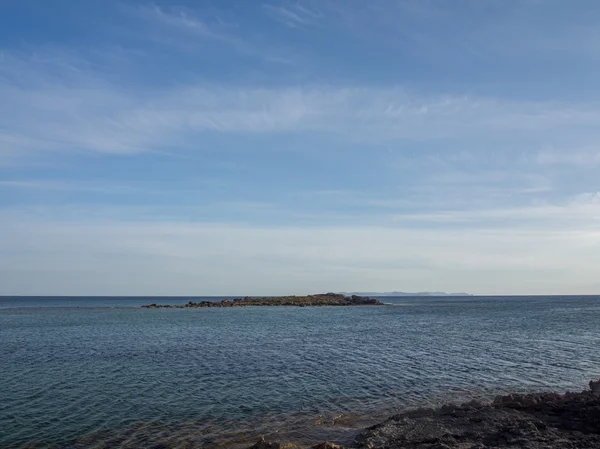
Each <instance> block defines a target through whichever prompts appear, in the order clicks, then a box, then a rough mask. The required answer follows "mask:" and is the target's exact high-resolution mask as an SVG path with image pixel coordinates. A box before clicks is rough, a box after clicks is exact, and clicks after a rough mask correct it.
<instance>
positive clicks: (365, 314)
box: [0, 296, 600, 449]
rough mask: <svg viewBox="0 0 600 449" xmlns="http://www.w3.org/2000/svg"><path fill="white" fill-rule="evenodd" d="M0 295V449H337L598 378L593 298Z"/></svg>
mask: <svg viewBox="0 0 600 449" xmlns="http://www.w3.org/2000/svg"><path fill="white" fill-rule="evenodd" d="M206 299H209V300H220V299H222V298H221V297H219V298H215V297H213V298H202V297H185V298H183V297H178V298H156V297H136V298H132V297H128V298H117V297H77V298H75V297H69V298H58V297H26V298H25V297H0V448H3V449H4V448H10V449H12V448H15V449H17V448H28V449H33V448H51V449H54V448H57V449H58V448H60V449H79V448H86V449H87V448H153V449H166V448H209V447H210V448H216V447H231V448H241V447H247V446H248V445H250V444H252V443H253V442H255V441H256V440H257V439H258V438H259V437H260V436H264V437H265V438H266V439H267V440H273V441H280V442H284V443H286V442H292V443H295V444H298V445H299V446H303V445H308V444H314V443H316V442H319V441H323V440H330V441H334V442H338V443H343V444H348V443H349V442H351V441H352V439H353V438H354V436H355V435H356V433H357V432H359V431H360V430H361V429H362V428H364V427H366V426H369V425H372V424H374V423H376V422H379V421H382V420H383V419H385V418H386V417H387V416H390V415H393V414H395V413H398V412H400V411H404V410H408V409H411V408H417V407H429V406H436V405H440V404H442V403H446V402H462V401H468V400H470V399H480V400H490V399H493V398H494V396H496V395H498V394H504V393H507V392H513V391H514V392H527V391H558V392H564V391H568V390H570V391H581V390H584V389H586V388H587V382H588V381H589V380H590V379H592V378H598V377H600V350H599V348H600V296H544V297H542V296H538V297H516V296H514V297H385V298H380V299H381V300H382V301H384V302H386V303H388V304H389V305H388V306H387V307H382V306H360V307H246V308H243V307H240V308H214V309H213V308H204V309H144V308H141V307H140V306H141V305H143V304H149V303H159V304H184V303H187V302H188V301H190V300H193V301H198V300H206Z"/></svg>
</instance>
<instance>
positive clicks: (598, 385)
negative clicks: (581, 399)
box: [589, 379, 600, 395]
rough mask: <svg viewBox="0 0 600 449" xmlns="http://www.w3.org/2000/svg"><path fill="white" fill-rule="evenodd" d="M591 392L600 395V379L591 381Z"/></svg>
mask: <svg viewBox="0 0 600 449" xmlns="http://www.w3.org/2000/svg"><path fill="white" fill-rule="evenodd" d="M589 385H590V390H592V393H594V394H595V395H600V379H598V380H590V383H589Z"/></svg>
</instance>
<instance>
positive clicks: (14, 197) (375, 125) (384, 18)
mask: <svg viewBox="0 0 600 449" xmlns="http://www.w3.org/2000/svg"><path fill="white" fill-rule="evenodd" d="M598 23H600V4H599V3H598V2H595V1H585V0H578V1H574V2H564V1H558V0H557V1H553V0H522V1H517V0H515V1H511V2H506V1H500V0H481V1H475V0H457V1H452V2H448V1H441V0H440V1H433V0H420V1H393V0H385V1H383V0H374V1H370V2H364V1H355V0H347V1H333V0H319V1H316V0H315V1H312V0H306V1H302V0H296V1H274V0H273V1H266V0H265V1H258V0H257V1H246V0H237V1H233V0H222V1H216V0H213V1H164V0H162V1H154V2H144V1H110V0H102V1H99V0H89V1H85V2H82V1H78V0H77V1H76V0H56V1H52V2H48V1H42V0H4V1H3V2H1V3H0V235H1V236H2V237H1V238H0V254H2V257H1V258H0V294H42V295H43V294H56V295H62V294H82V295H85V294H98V295H104V294H128V295H129V294H139V295H145V294H160V295H163V294H167V295H168V294H173V295H212V294H216V295H218V294H226V295H229V294H232V295H233V294H280V293H311V292H318V291H321V290H327V291H329V290H335V291H350V290H370V291H373V290H380V291H385V290H404V291H418V290H444V291H470V292H474V293H479V294H521V293H523V294H538V293H539V294H563V293H576V294H584V293H598V292H600V280H599V278H598V276H597V274H598V270H597V267H598V266H599V263H600V193H599V192H600V177H599V176H598V172H599V168H600V141H599V137H600V108H599V106H600V90H599V89H598V87H597V80H598V79H600V28H598V26H597V24H598Z"/></svg>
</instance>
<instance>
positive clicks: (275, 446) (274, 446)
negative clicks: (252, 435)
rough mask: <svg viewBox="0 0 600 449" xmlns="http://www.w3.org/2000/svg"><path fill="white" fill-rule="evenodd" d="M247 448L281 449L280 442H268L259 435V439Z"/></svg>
mask: <svg viewBox="0 0 600 449" xmlns="http://www.w3.org/2000/svg"><path fill="white" fill-rule="evenodd" d="M248 449H281V444H279V443H268V442H267V441H265V438H264V437H260V439H259V440H258V441H257V442H256V443H254V444H253V445H252V446H250V447H249V448H248Z"/></svg>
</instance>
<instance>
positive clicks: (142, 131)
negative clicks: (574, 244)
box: [0, 66, 600, 162]
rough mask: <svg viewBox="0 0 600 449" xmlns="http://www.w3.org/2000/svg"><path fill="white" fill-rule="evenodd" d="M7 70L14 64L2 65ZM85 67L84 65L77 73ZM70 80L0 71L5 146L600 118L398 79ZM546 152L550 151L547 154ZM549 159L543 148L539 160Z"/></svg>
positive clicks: (78, 147) (144, 146) (467, 130)
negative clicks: (385, 84) (352, 83)
mask: <svg viewBox="0 0 600 449" xmlns="http://www.w3.org/2000/svg"><path fill="white" fill-rule="evenodd" d="M3 70H4V71H7V70H10V67H6V66H5V67H3ZM77 76H79V75H77ZM77 76H76V78H75V79H74V78H73V76H71V77H69V78H67V79H65V81H64V82H57V81H56V79H47V78H45V77H44V75H42V74H41V73H39V74H38V79H37V80H29V81H28V82H27V84H26V85H23V84H17V83H16V82H11V81H10V80H6V79H4V80H2V79H0V96H1V97H2V98H4V99H5V100H6V101H4V102H3V103H2V104H3V105H2V106H0V113H1V114H2V115H3V116H4V117H5V120H4V130H2V129H0V144H1V148H0V155H1V154H7V153H8V154H14V153H15V152H20V151H32V152H40V151H63V150H68V151H86V150H88V151H100V152H106V153H116V154H128V153H137V152H145V151H158V150H161V149H164V148H165V146H167V145H168V144H170V143H173V142H177V144H178V146H179V147H181V148H184V149H185V148H186V147H189V146H190V140H192V141H193V137H194V136H197V135H200V134H202V133H206V132H216V133H231V134H277V133H280V134H281V133H294V132H317V133H323V134H324V135H329V136H331V137H332V138H334V139H336V140H338V141H340V142H346V143H352V142H362V143H374V144H385V143H390V142H394V141H397V140H399V139H409V140H420V141H425V140H435V139H453V138H482V137H483V136H497V137H500V136H505V135H506V133H513V134H518V135H521V136H533V137H537V136H538V135H539V134H540V133H544V136H545V137H546V138H547V139H551V138H552V136H553V135H559V134H560V133H563V132H565V131H569V132H574V131H581V132H582V134H584V135H585V134H586V133H588V134H589V133H592V132H593V130H595V129H597V128H598V127H599V126H600V110H599V109H597V108H596V107H595V106H594V105H587V106H583V105H573V104H568V103H551V102H531V101H507V100H498V99H494V98H481V97H470V96H452V95H442V96H435V95H419V94H416V93H411V92H408V91H406V90H404V89H400V88H393V87H392V88H364V87H340V86H318V85H313V86H310V85H309V86H303V87H281V88H278V87H273V88H256V87H245V86H237V87H236V86H228V87H224V86H219V85H203V84H194V85H183V86H178V87H173V88H165V89H160V90H153V91H152V92H148V91H146V90H144V89H135V88H132V89H130V88H129V86H125V85H115V84H111V83H108V82H106V81H104V80H103V79H101V78H99V79H93V78H89V77H83V78H82V79H79V81H78V82H77V81H76V79H77ZM546 160H549V159H548V158H547V159H546ZM543 161H544V159H543V158H541V162H543Z"/></svg>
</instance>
